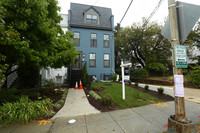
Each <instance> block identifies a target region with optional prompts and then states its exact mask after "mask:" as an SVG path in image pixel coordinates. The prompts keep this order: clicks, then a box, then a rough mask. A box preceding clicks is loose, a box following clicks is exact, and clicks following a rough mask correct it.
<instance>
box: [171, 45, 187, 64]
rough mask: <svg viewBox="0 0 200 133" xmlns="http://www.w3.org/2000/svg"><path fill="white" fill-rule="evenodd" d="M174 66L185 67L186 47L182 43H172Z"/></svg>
mask: <svg viewBox="0 0 200 133" xmlns="http://www.w3.org/2000/svg"><path fill="white" fill-rule="evenodd" d="M174 51H175V64H176V67H181V68H187V67H188V65H187V49H186V46H184V45H174Z"/></svg>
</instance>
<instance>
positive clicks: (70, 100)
mask: <svg viewBox="0 0 200 133" xmlns="http://www.w3.org/2000/svg"><path fill="white" fill-rule="evenodd" d="M96 113H100V111H98V110H97V109H95V108H94V107H93V106H91V105H90V104H89V102H88V100H87V97H86V95H85V92H84V90H83V89H78V90H75V89H72V88H71V89H69V91H68V94H67V99H66V101H65V104H64V106H63V107H62V108H61V109H60V110H59V111H58V112H57V114H56V115H55V116H54V117H53V118H52V119H56V118H58V117H73V116H79V115H88V114H96Z"/></svg>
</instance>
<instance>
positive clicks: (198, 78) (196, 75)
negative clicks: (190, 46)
mask: <svg viewBox="0 0 200 133" xmlns="http://www.w3.org/2000/svg"><path fill="white" fill-rule="evenodd" d="M187 77H188V79H189V81H190V82H192V83H193V84H195V85H196V86H197V87H198V88H200V66H199V65H196V66H194V67H192V70H191V71H190V72H189V73H188V74H187Z"/></svg>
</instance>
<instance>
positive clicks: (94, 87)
mask: <svg viewBox="0 0 200 133" xmlns="http://www.w3.org/2000/svg"><path fill="white" fill-rule="evenodd" d="M98 89H99V88H98V87H96V86H93V85H92V86H91V90H98Z"/></svg>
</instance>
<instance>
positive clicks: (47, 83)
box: [42, 79, 55, 88]
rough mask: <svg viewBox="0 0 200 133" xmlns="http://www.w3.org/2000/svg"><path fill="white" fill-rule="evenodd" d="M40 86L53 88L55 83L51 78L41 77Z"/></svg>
mask: <svg viewBox="0 0 200 133" xmlns="http://www.w3.org/2000/svg"><path fill="white" fill-rule="evenodd" d="M42 86H43V88H55V83H54V82H53V79H43V80H42Z"/></svg>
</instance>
